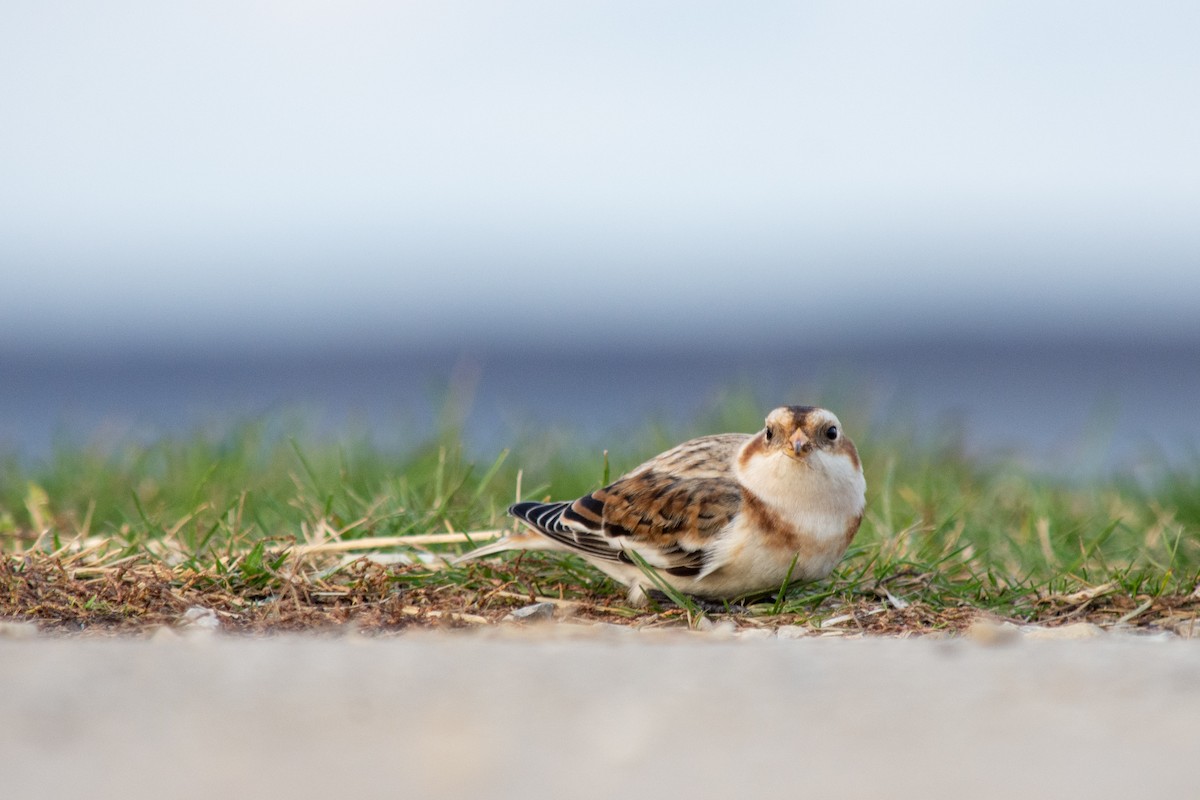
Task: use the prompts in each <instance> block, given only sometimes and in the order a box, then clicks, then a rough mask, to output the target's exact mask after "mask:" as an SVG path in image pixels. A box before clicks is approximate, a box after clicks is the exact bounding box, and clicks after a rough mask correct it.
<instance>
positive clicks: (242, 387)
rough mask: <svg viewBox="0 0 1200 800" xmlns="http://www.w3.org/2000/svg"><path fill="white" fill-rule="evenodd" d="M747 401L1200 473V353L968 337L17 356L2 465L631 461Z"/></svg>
mask: <svg viewBox="0 0 1200 800" xmlns="http://www.w3.org/2000/svg"><path fill="white" fill-rule="evenodd" d="M735 401H736V402H739V403H742V404H743V405H745V404H759V405H760V406H761V409H762V414H763V415H765V414H766V412H767V411H768V410H770V409H771V408H773V407H774V406H777V405H783V404H805V405H823V406H826V407H829V408H831V409H833V410H834V411H835V412H837V413H839V414H840V415H842V416H843V417H844V419H843V422H844V423H846V424H847V425H850V424H852V423H853V424H854V425H856V426H857V427H858V428H859V429H861V430H859V431H857V433H858V434H859V435H858V436H857V437H856V438H858V439H859V441H860V444H862V445H864V446H869V442H870V441H871V440H872V439H877V440H878V439H882V438H892V439H897V438H898V439H899V440H902V441H905V442H908V443H910V444H911V446H913V447H918V448H919V447H926V446H930V447H932V446H937V447H945V446H946V445H947V444H950V445H952V446H954V447H955V448H957V449H960V450H961V451H963V452H965V453H967V454H969V455H972V456H974V457H978V458H985V459H1006V460H1016V461H1019V462H1021V463H1023V464H1026V465H1028V466H1029V467H1031V468H1033V469H1037V470H1042V471H1047V472H1051V473H1058V474H1062V475H1064V476H1080V475H1084V476H1092V475H1096V474H1101V473H1113V472H1116V473H1129V474H1140V473H1154V472H1156V471H1161V470H1163V469H1174V468H1192V469H1194V468H1195V467H1196V466H1198V465H1200V339H1197V340H1196V341H1194V342H1192V341H1185V342H1179V341H1171V342H1149V341H1141V340H1139V341H1133V342H1128V341H1122V340H1120V339H1111V340H1105V341H1096V340H1080V341H1068V340H1063V339H1054V340H1038V339H1035V338H1029V339H1022V340H976V341H966V340H963V339H961V338H955V337H946V338H941V339H939V338H929V339H925V340H918V341H901V340H895V341H883V342H878V343H872V344H857V345H853V346H846V347H840V348H839V347H820V348H808V349H805V348H787V347H778V346H777V347H773V348H766V347H762V346H756V347H745V348H741V349H738V348H726V349H719V350H714V349H711V348H710V349H704V348H694V349H693V348H688V347H673V348H661V347H658V348H656V347H654V346H646V347H644V348H642V347H636V346H630V345H628V344H625V345H622V346H621V347H615V348H607V349H606V348H603V347H595V348H591V349H588V348H578V347H573V348H562V349H556V348H555V347H553V346H546V345H541V346H536V347H528V348H508V349H500V350H489V349H487V348H484V347H475V348H470V349H467V348H464V349H458V350H454V349H449V348H443V349H439V350H431V349H420V348H414V347H406V346H404V345H402V344H401V345H395V346H386V347H368V348H363V347H359V348H341V349H337V348H332V349H325V350H321V351H309V350H301V349H291V350H289V349H287V348H278V347H276V348H274V349H272V350H270V351H262V352H255V351H253V350H251V349H246V350H242V351H222V352H214V353H204V352H197V351H195V350H191V351H187V352H179V353H172V352H170V351H169V350H158V351H154V350H150V351H146V350H131V351H123V352H121V351H112V352H103V353H88V354H84V353H70V352H66V353H64V352H55V353H36V352H4V351H3V350H0V457H5V458H15V459H18V460H23V461H29V462H37V461H39V460H45V459H49V458H52V457H53V454H54V453H55V451H56V449H59V448H64V447H65V448H72V447H90V448H101V449H103V448H115V447H128V446H131V445H133V446H136V445H137V444H138V443H144V442H148V441H151V440H154V439H156V438H161V437H188V436H197V435H199V436H222V435H227V434H228V433H229V432H230V431H233V430H236V428H237V426H238V425H242V424H245V423H247V422H254V421H256V420H271V421H272V425H273V429H274V430H277V431H279V433H280V435H294V434H295V435H303V436H305V437H313V438H318V439H332V440H337V439H339V438H344V437H359V438H362V437H366V438H367V439H369V440H370V441H372V442H373V443H374V444H376V445H378V446H379V447H381V448H392V449H397V450H404V449H406V448H411V447H416V446H419V445H421V444H422V443H427V442H428V441H430V440H431V439H432V438H433V437H434V436H435V435H436V433H437V432H438V431H439V430H442V429H444V428H445V427H446V426H453V427H455V428H456V429H457V430H459V431H461V436H462V439H463V441H464V443H465V446H466V447H467V448H468V449H469V450H470V451H471V455H472V456H475V457H478V458H480V459H490V458H492V457H494V456H495V454H496V453H497V452H498V451H499V450H501V449H505V448H519V447H520V446H521V444H522V443H523V442H528V441H530V440H531V439H533V438H536V437H538V436H539V435H542V434H551V433H553V434H555V435H558V436H559V437H562V438H567V439H570V440H571V441H572V442H573V444H577V445H583V446H585V447H595V448H597V449H598V450H599V449H601V448H603V449H613V450H620V449H621V448H622V447H627V448H628V447H629V446H630V443H629V442H628V439H629V437H633V436H637V435H639V432H642V431H645V429H646V425H647V424H648V423H654V424H657V425H659V426H661V429H662V430H666V431H679V432H681V435H682V432H685V431H687V432H695V431H696V428H697V426H703V423H704V420H706V419H717V418H719V414H717V413H716V411H715V410H716V409H719V408H720V407H721V406H722V404H728V403H730V402H735ZM848 430H849V432H850V433H851V435H852V436H854V435H855V433H856V431H855V430H854V429H853V428H848ZM711 432H716V431H711ZM892 434H903V435H902V436H900V437H896V436H893V435H892ZM864 437H866V438H865V439H864ZM635 449H636V448H635Z"/></svg>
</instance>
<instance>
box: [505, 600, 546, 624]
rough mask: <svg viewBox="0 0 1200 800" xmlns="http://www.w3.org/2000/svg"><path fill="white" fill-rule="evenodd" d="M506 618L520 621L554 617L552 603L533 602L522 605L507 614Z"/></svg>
mask: <svg viewBox="0 0 1200 800" xmlns="http://www.w3.org/2000/svg"><path fill="white" fill-rule="evenodd" d="M508 618H511V619H515V620H518V621H520V622H533V621H536V620H546V619H554V603H534V604H533V605H528V606H522V607H521V608H518V609H517V610H516V611H513V612H512V613H510V614H509V615H508Z"/></svg>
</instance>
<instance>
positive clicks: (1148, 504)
mask: <svg viewBox="0 0 1200 800" xmlns="http://www.w3.org/2000/svg"><path fill="white" fill-rule="evenodd" d="M842 416H843V418H844V421H846V422H847V428H848V430H850V431H851V432H852V435H853V436H854V438H855V440H856V442H857V444H858V446H859V450H860V452H861V453H862V455H863V460H864V468H865V471H866V474H867V481H868V487H869V488H868V507H867V514H866V517H865V519H864V521H863V525H862V528H861V531H860V533H859V535H858V538H857V539H856V540H855V542H854V544H853V546H852V547H851V549H850V551H849V553H848V554H847V556H846V558H845V559H844V560H843V562H842V564H841V566H840V567H839V569H838V570H837V572H836V573H835V574H834V576H832V577H831V578H830V579H829V580H827V581H824V582H820V583H817V584H810V585H805V586H798V587H792V588H790V589H789V590H788V591H786V592H785V591H782V590H781V591H780V592H779V593H778V594H777V595H775V596H773V597H771V598H768V599H767V600H765V601H764V602H762V603H760V604H758V605H755V606H753V607H751V608H750V609H749V613H753V614H790V615H798V616H800V617H802V618H817V617H819V616H820V615H821V614H827V613H829V609H830V608H831V607H834V606H836V605H837V604H838V603H842V604H846V603H853V602H855V601H856V600H860V601H861V600H863V599H871V600H874V601H878V600H879V598H886V597H888V596H889V594H890V596H891V598H893V599H894V600H895V601H899V604H900V605H903V604H906V603H920V604H923V605H925V606H927V607H929V608H932V609H933V610H935V611H939V610H945V609H955V608H976V609H983V610H987V611H990V612H993V613H996V614H999V615H1003V616H1006V617H1014V618H1020V619H1034V618H1038V617H1039V616H1043V617H1044V616H1046V615H1047V614H1048V613H1050V612H1049V611H1048V610H1047V608H1046V606H1045V602H1046V598H1047V597H1051V596H1062V595H1069V594H1071V593H1073V592H1078V591H1081V590H1084V589H1088V588H1094V587H1097V586H1103V585H1105V584H1111V586H1110V587H1109V588H1108V592H1109V593H1111V594H1118V595H1124V596H1128V597H1130V598H1147V597H1148V598H1158V597H1165V596H1179V597H1182V596H1184V595H1187V594H1189V593H1191V592H1192V591H1193V589H1194V588H1195V587H1196V583H1197V577H1198V574H1200V467H1193V468H1191V469H1177V470H1174V471H1164V472H1163V474H1162V475H1161V476H1159V477H1158V478H1157V479H1156V480H1154V481H1153V482H1152V485H1146V484H1145V483H1144V482H1143V483H1139V482H1136V481H1134V480H1132V479H1131V478H1127V477H1123V476H1115V477H1111V478H1093V479H1088V480H1080V479H1078V478H1072V479H1066V478H1063V479H1058V478H1056V477H1055V476H1052V475H1046V474H1039V473H1036V472H1033V471H1030V470H1029V469H1026V468H1023V467H1020V466H1018V465H1016V464H1015V463H1012V462H1007V461H1003V460H991V461H989V460H978V459H976V460H973V459H970V458H966V457H964V456H963V455H962V454H961V452H960V449H959V448H957V447H956V446H955V444H954V443H953V442H949V443H944V444H942V445H928V444H919V443H916V442H914V441H913V439H912V437H911V435H908V434H904V433H900V434H897V433H895V432H894V429H891V430H892V431H893V432H890V433H889V432H883V431H877V430H870V429H867V428H865V426H864V425H863V423H862V421H861V420H855V419H854V417H855V415H854V414H853V412H852V411H851V412H847V413H843V414H842ZM761 417H762V409H760V408H758V407H757V406H756V405H755V404H753V403H752V402H749V401H748V400H746V399H745V398H736V397H735V398H733V399H731V400H729V401H728V402H726V403H724V404H722V405H721V406H720V407H719V408H718V409H717V410H715V411H713V412H712V413H710V414H708V415H706V416H705V417H703V418H702V419H699V420H694V421H692V423H691V424H690V426H688V427H686V428H669V427H666V426H662V425H647V426H645V427H643V428H640V429H638V430H635V431H633V433H631V434H627V435H624V436H620V437H614V439H613V441H611V442H610V443H608V445H607V451H608V452H607V454H606V453H605V452H604V451H603V450H602V449H600V448H591V447H581V446H579V445H574V444H572V443H571V441H572V440H571V439H569V438H553V439H551V438H547V439H543V440H529V441H519V442H513V443H512V445H511V447H510V448H509V449H508V450H505V451H503V452H496V453H491V454H488V455H487V456H486V457H483V458H478V459H475V460H470V459H468V458H467V457H465V456H464V454H463V453H464V448H463V442H462V440H461V437H460V436H459V435H458V434H457V433H456V432H455V431H454V430H453V429H445V430H443V431H441V432H439V433H437V434H436V435H432V436H431V438H430V440H429V441H428V442H426V443H425V444H423V445H420V446H416V447H413V448H412V449H410V450H409V451H407V452H403V453H396V452H384V451H381V450H380V449H379V448H376V447H373V446H372V445H371V444H369V443H368V442H367V441H366V440H365V439H362V438H359V439H347V440H345V441H340V442H329V441H324V442H322V441H321V440H320V439H319V438H318V437H313V436H309V435H306V434H305V433H304V432H303V431H302V430H297V431H296V432H295V436H294V438H290V439H289V438H280V437H279V436H277V435H274V434H273V433H271V431H274V430H277V429H278V427H279V425H278V420H262V421H259V422H252V423H247V424H244V425H241V426H239V427H237V428H236V429H235V430H233V431H231V432H229V433H228V434H227V435H224V436H221V437H219V438H211V437H204V436H196V437H194V438H187V439H162V440H159V441H156V442H153V443H151V444H149V445H138V444H129V445H127V446H124V447H118V448H115V449H113V448H109V449H107V450H103V451H101V450H95V449H89V448H85V447H66V448H60V449H59V450H57V451H56V452H54V454H53V455H52V456H50V457H49V458H47V459H45V460H44V461H43V462H41V463H37V464H32V465H31V464H21V463H18V461H17V460H16V459H14V458H10V459H8V460H6V461H4V462H2V463H0V548H2V549H5V550H11V549H16V548H17V547H20V548H27V547H29V546H31V543H32V542H34V541H37V542H38V547H39V548H41V549H44V550H47V551H50V550H55V549H57V548H59V547H60V546H62V545H63V544H64V543H66V542H68V541H71V540H80V539H87V538H88V537H106V538H108V539H111V540H112V541H113V542H114V544H115V546H116V547H117V548H119V550H120V553H119V555H123V556H132V557H134V558H135V559H144V560H148V561H153V560H155V559H168V560H169V561H170V563H172V565H175V566H177V565H178V564H180V563H183V564H185V565H188V566H192V567H195V568H196V569H202V570H206V571H208V572H216V573H220V574H222V575H225V576H226V580H227V582H228V585H229V587H231V588H234V589H238V590H239V591H245V592H247V593H253V592H255V591H260V590H261V591H263V592H266V591H268V590H269V587H270V584H271V582H272V580H273V577H272V576H274V575H276V573H277V570H278V568H279V566H280V564H281V563H282V561H281V559H282V556H279V555H278V553H279V548H280V546H281V545H283V544H286V543H289V542H292V541H300V542H304V541H307V540H312V539H313V538H314V537H320V538H326V539H327V538H329V537H331V536H336V537H339V538H344V539H351V538H359V537H380V536H403V535H408V534H416V533H429V532H445V531H477V530H485V529H490V528H496V527H498V526H501V525H504V524H506V518H505V514H504V510H505V508H506V507H507V505H508V504H509V503H511V502H512V501H513V500H514V499H516V496H517V491H518V489H517V487H518V485H519V486H520V493H521V495H522V496H523V497H527V498H528V497H534V498H543V497H556V498H560V497H563V498H565V497H571V496H575V495H578V494H580V493H582V492H584V491H587V490H589V489H592V488H595V487H597V486H599V485H601V483H602V482H603V481H604V479H605V476H606V474H608V472H609V470H611V473H612V475H613V476H616V475H618V474H620V472H621V471H623V470H625V469H628V468H630V467H632V466H634V465H635V464H637V463H638V462H639V461H640V460H642V459H643V458H645V457H647V456H650V455H653V454H654V453H656V452H659V451H661V450H662V449H663V448H665V447H667V446H669V445H670V444H673V443H675V442H677V441H681V440H682V439H684V438H686V437H687V436H690V435H696V434H700V433H709V432H716V431H724V430H745V431H750V430H754V429H755V428H757V426H758V425H759V424H760V422H761ZM168 543H169V544H170V547H167V544H168ZM451 549H456V548H451ZM168 551H169V552H168ZM513 558H514V559H515V556H514V557H513ZM511 563H512V559H509V561H507V562H504V561H502V562H498V564H499V565H504V564H511ZM500 569H501V567H500V566H498V565H489V564H488V563H482V564H476V565H474V566H469V567H467V566H464V567H456V568H452V569H444V570H437V571H435V570H428V571H424V572H422V571H419V570H416V571H409V572H407V573H404V574H402V575H397V576H395V577H394V579H393V580H395V581H396V582H398V583H402V584H403V583H405V582H408V583H411V584H414V585H415V584H420V585H422V586H424V587H426V588H428V587H430V586H434V587H436V586H439V585H454V584H456V583H457V584H459V585H463V584H468V583H471V582H477V583H478V584H479V585H480V586H482V585H484V584H486V582H487V581H489V580H491V581H492V582H493V583H495V582H496V576H497V575H498V574H500V573H499V572H498V571H497V570H500ZM513 574H514V573H511V572H510V573H507V579H510V580H515V581H516V584H515V588H516V589H517V590H518V591H519V592H528V593H529V594H530V595H535V594H547V593H550V594H552V593H554V592H555V591H556V589H555V587H559V588H558V589H557V591H559V592H561V591H562V587H564V586H566V587H570V588H569V590H568V591H571V592H580V591H586V592H590V593H592V594H594V595H597V596H600V597H603V598H608V604H609V605H612V606H617V607H619V606H621V605H622V604H623V602H624V600H623V598H624V592H623V590H622V589H621V587H618V586H616V585H615V584H613V583H612V582H611V581H610V580H609V579H607V578H605V577H604V576H602V575H600V574H599V573H597V572H595V571H594V570H591V569H590V568H589V567H587V566H586V565H585V564H584V563H583V562H582V561H580V560H579V559H576V558H570V557H558V556H554V555H545V554H529V555H526V556H525V557H523V559H522V561H521V563H520V569H519V570H518V571H517V572H516V573H515V574H516V578H515V579H513V578H512V575H513ZM676 599H677V600H678V601H679V602H680V603H681V604H682V605H683V606H684V607H685V608H686V609H687V613H688V615H689V617H690V616H692V615H693V614H697V613H700V612H699V611H697V609H696V608H694V607H693V606H692V605H691V604H690V602H689V600H688V599H687V598H676ZM1139 602H1140V601H1139ZM631 613H632V612H631Z"/></svg>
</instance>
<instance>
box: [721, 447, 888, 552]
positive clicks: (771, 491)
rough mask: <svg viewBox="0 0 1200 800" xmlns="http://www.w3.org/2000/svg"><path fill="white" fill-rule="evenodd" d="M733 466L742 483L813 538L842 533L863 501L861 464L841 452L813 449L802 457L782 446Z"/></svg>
mask: <svg viewBox="0 0 1200 800" xmlns="http://www.w3.org/2000/svg"><path fill="white" fill-rule="evenodd" d="M737 472H738V479H739V480H740V481H741V482H742V484H743V485H744V486H745V487H746V488H747V489H749V490H750V491H752V492H754V493H755V494H756V495H758V497H759V498H761V499H762V500H763V501H764V502H766V503H767V504H769V505H770V506H771V507H772V508H773V509H774V510H775V511H776V512H778V513H779V515H780V516H781V517H783V519H785V520H787V521H788V522H791V523H792V524H793V525H795V526H796V527H797V529H799V530H800V531H802V532H804V533H806V534H808V535H810V536H813V537H815V538H817V539H826V538H832V537H838V536H844V535H845V533H846V526H847V525H849V524H850V522H851V521H852V520H853V519H854V518H855V517H857V516H858V515H859V514H861V513H862V511H863V508H864V507H865V506H866V490H867V482H866V479H865V478H863V474H862V469H861V468H860V467H859V466H857V465H856V464H855V463H854V462H853V461H851V460H850V458H849V457H848V456H846V455H844V454H841V453H826V452H825V451H823V450H818V451H816V452H813V453H810V454H809V456H808V458H807V459H806V460H805V461H804V462H798V461H796V460H794V459H792V458H789V457H788V456H786V455H784V454H783V453H781V452H775V453H771V454H760V455H758V456H757V457H755V458H751V459H748V460H747V462H746V463H745V464H744V465H739V466H738V469H737Z"/></svg>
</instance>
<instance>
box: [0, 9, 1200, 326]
mask: <svg viewBox="0 0 1200 800" xmlns="http://www.w3.org/2000/svg"><path fill="white" fill-rule="evenodd" d="M1198 31H1200V4H1197V3H1194V2H1165V3H1156V2H1145V3H1128V2H1095V3H1087V4H1080V3H1078V2H1046V1H1045V0H1037V1H1036V2H1011V1H1007V0H1006V1H1005V2H995V3H986V2H972V3H962V2H944V3H894V2H880V3H840V2H829V3H821V4H814V3H778V2H756V3H708V2H687V3H682V2H672V3H654V2H644V1H643V0H638V1H637V2H603V3H582V2H572V3H563V2H545V3H540V2H536V3H529V2H513V3H457V2H446V1H443V0H439V2H425V3H394V2H393V3H368V2H332V0H330V1H329V2H300V1H298V0H280V1H279V2H250V1H249V0H237V1H236V2H211V1H208V2H196V3H163V2H160V1H158V0H153V1H149V2H105V3H93V2H79V3H40V2H29V3H16V2H9V3H4V4H3V5H0V270H2V271H3V284H2V289H0V340H3V341H4V342H7V344H8V346H9V347H13V346H15V347H24V346H28V345H38V344H42V345H51V346H54V347H64V348H72V347H92V346H97V345H106V344H115V345H122V344H125V343H129V342H139V343H148V342H149V343H156V344H158V345H160V346H161V345H164V344H165V345H168V346H169V345H172V344H175V343H178V344H181V345H188V346H200V347H207V346H216V345H221V346H225V345H231V344H232V345H234V346H239V345H242V344H246V343H260V344H261V343H266V344H269V345H278V346H288V345H296V346H309V345H311V344H312V343H315V342H324V343H327V344H328V343H337V342H350V343H353V342H361V341H380V342H405V341H407V342H416V343H422V342H429V341H433V342H441V343H447V342H449V343H456V342H460V341H461V342H480V341H485V342H519V341H521V340H524V339H532V340H534V341H542V342H545V341H550V340H552V341H554V342H562V343H564V344H570V343H572V342H575V341H586V340H593V341H607V340H610V339H611V340H615V339H617V338H621V337H624V338H626V339H628V340H630V341H704V342H710V341H722V340H725V339H739V340H747V341H748V340H754V339H756V338H763V337H769V338H779V337H785V338H789V337H790V338H795V337H799V338H800V339H803V340H805V341H812V340H814V337H824V338H838V337H848V336H857V337H863V336H866V337H868V338H869V337H870V336H881V335H886V336H894V335H897V334H907V333H913V332H925V331H928V330H947V331H953V332H955V333H962V332H968V333H969V332H973V331H974V332H984V333H987V332H1006V331H1012V330H1015V329H1020V328H1022V327H1025V326H1034V327H1039V328H1046V329H1050V330H1054V331H1063V330H1072V329H1074V330H1086V331H1091V332H1097V331H1106V330H1107V331H1126V330H1128V331H1132V332H1136V333H1139V334H1147V333H1156V332H1158V333H1166V334H1185V335H1186V334H1200V324H1198V323H1197V321H1196V320H1197V319H1198V318H1200V145H1198V144H1197V143H1198V142H1200V103H1198V102H1197V99H1196V98H1197V97H1200V47H1198V46H1197V32H1198Z"/></svg>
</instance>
